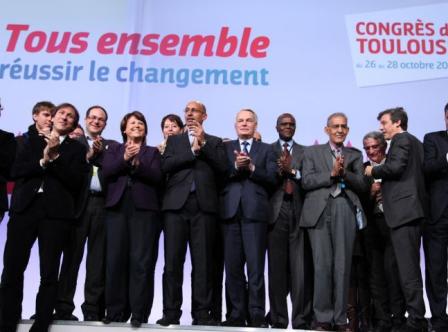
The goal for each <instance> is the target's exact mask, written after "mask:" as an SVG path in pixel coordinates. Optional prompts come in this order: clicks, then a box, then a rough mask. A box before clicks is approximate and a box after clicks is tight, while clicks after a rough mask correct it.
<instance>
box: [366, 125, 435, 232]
mask: <svg viewBox="0 0 448 332" xmlns="http://www.w3.org/2000/svg"><path fill="white" fill-rule="evenodd" d="M372 176H373V177H374V178H375V179H382V183H381V191H382V195H383V208H384V216H385V218H386V223H387V224H388V226H389V227H392V228H395V227H398V226H401V225H404V224H406V223H408V222H411V221H413V220H416V219H419V218H424V217H425V215H426V204H427V202H426V199H427V197H426V189H425V180H424V173H423V144H422V143H421V142H420V141H419V140H418V139H417V138H415V137H414V136H413V135H411V134H409V133H408V132H403V133H399V134H396V135H395V136H394V137H393V138H392V140H391V142H390V147H389V151H388V152H387V156H386V162H385V163H384V164H383V165H380V166H375V167H374V168H373V169H372Z"/></svg>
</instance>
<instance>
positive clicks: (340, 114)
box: [327, 112, 348, 127]
mask: <svg viewBox="0 0 448 332" xmlns="http://www.w3.org/2000/svg"><path fill="white" fill-rule="evenodd" d="M338 117H342V118H344V119H345V121H346V122H348V118H347V115H345V113H342V112H336V113H333V114H330V115H329V116H328V118H327V127H329V126H330V122H331V120H332V119H333V118H338Z"/></svg>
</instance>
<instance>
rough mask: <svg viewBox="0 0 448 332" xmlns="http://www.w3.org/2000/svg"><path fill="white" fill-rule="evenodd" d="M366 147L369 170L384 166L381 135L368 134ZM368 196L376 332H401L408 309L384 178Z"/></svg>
mask: <svg viewBox="0 0 448 332" xmlns="http://www.w3.org/2000/svg"><path fill="white" fill-rule="evenodd" d="M363 145H364V150H365V152H366V155H367V158H369V161H367V162H365V163H364V166H365V167H367V166H376V165H383V164H384V162H385V161H386V148H387V143H386V140H385V139H384V136H383V134H382V133H381V132H378V131H373V132H370V133H368V134H366V135H365V136H364V138H363ZM364 197H365V199H364V200H363V203H364V211H365V212H366V215H367V220H368V223H367V227H366V228H365V230H364V232H363V235H364V241H365V246H366V250H367V261H368V264H369V284H370V293H371V298H372V304H373V311H372V313H373V317H372V318H373V323H374V327H375V332H388V331H395V332H397V331H398V330H399V328H400V326H401V325H402V324H403V322H404V320H405V316H404V315H405V313H406V307H405V302H404V297H403V293H402V291H401V287H400V278H399V273H398V266H397V260H396V258H395V253H394V250H393V247H392V242H391V237H390V229H389V227H388V226H387V224H386V220H385V218H384V209H383V196H382V194H381V180H380V179H378V180H373V179H372V180H371V183H370V191H369V192H368V193H367V194H366V195H364Z"/></svg>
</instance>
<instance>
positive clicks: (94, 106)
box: [86, 105, 109, 121]
mask: <svg viewBox="0 0 448 332" xmlns="http://www.w3.org/2000/svg"><path fill="white" fill-rule="evenodd" d="M94 108H99V109H100V110H102V111H103V112H104V115H105V116H106V119H105V120H106V121H107V119H108V118H109V115H108V114H107V111H106V109H105V108H104V107H103V106H100V105H93V106H90V107H89V108H88V109H87V111H86V118H88V117H89V115H90V111H91V110H93V109H94Z"/></svg>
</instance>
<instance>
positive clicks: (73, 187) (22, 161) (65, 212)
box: [11, 131, 88, 219]
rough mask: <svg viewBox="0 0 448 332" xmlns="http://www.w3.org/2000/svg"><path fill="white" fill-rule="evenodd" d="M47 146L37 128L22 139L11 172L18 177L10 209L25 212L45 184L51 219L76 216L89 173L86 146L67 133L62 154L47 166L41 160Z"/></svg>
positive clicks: (47, 212) (45, 194)
mask: <svg viewBox="0 0 448 332" xmlns="http://www.w3.org/2000/svg"><path fill="white" fill-rule="evenodd" d="M46 145H47V143H46V142H45V140H44V138H43V137H41V136H39V135H38V134H37V131H36V132H31V133H30V134H29V135H28V136H27V137H26V138H24V139H23V140H22V142H21V147H20V149H19V151H18V153H17V156H16V160H15V162H14V164H13V167H12V171H11V173H12V177H13V179H15V180H16V185H15V187H14V192H13V195H12V201H11V211H12V213H24V212H26V210H27V208H28V207H29V205H30V204H31V203H32V202H33V200H34V199H35V198H36V195H37V193H38V191H39V188H40V187H42V188H43V194H42V195H43V199H44V200H43V201H44V206H43V208H44V209H45V212H46V215H47V216H48V217H49V218H57V219H73V218H75V215H76V207H75V206H76V200H77V199H78V196H79V192H80V189H81V185H82V183H83V182H84V181H85V177H86V176H87V172H88V167H87V162H86V149H85V147H84V146H83V145H82V144H81V143H79V142H77V141H75V140H73V139H71V138H70V137H68V136H67V137H65V139H64V141H63V142H62V143H61V145H60V147H59V157H58V158H57V159H55V160H54V161H53V162H51V163H49V164H48V165H47V166H46V168H45V169H44V168H42V167H41V166H40V163H39V161H40V159H41V158H42V155H43V150H44V148H45V147H46Z"/></svg>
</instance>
